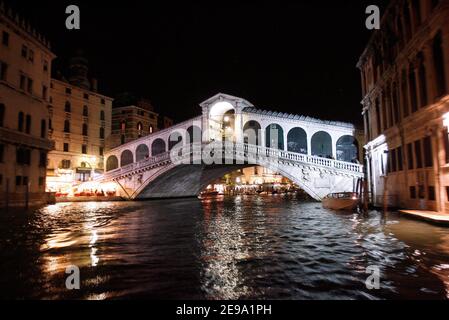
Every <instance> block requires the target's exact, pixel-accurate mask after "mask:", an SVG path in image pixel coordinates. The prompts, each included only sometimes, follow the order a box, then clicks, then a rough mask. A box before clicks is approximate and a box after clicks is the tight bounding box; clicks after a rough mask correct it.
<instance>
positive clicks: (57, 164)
mask: <svg viewBox="0 0 449 320" xmlns="http://www.w3.org/2000/svg"><path fill="white" fill-rule="evenodd" d="M80 59H81V58H76V59H75V60H74V61H73V60H72V65H71V69H72V70H71V73H72V74H71V77H70V78H69V81H61V80H56V79H53V80H52V81H51V89H50V96H51V101H50V104H49V105H48V110H49V115H50V138H51V139H52V140H54V141H55V150H54V151H52V152H50V154H49V159H48V168H47V189H48V191H52V192H56V193H58V194H66V193H70V190H72V189H73V187H75V186H76V185H78V184H80V183H82V182H86V181H90V180H92V179H93V178H94V177H95V176H96V175H100V174H102V173H103V170H104V168H103V163H104V161H103V154H104V152H105V150H106V139H107V138H108V137H109V136H110V134H111V110H112V101H113V99H112V98H109V97H107V96H104V95H101V94H99V93H97V92H96V86H95V85H91V84H90V81H89V80H88V79H87V70H85V67H84V65H85V63H81V62H82V59H81V60H80ZM73 63H75V64H76V65H75V66H73ZM73 68H75V70H73ZM85 71H86V72H85Z"/></svg>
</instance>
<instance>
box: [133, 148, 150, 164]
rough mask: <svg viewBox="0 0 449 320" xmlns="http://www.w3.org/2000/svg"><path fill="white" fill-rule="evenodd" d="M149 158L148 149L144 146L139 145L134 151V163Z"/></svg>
mask: <svg viewBox="0 0 449 320" xmlns="http://www.w3.org/2000/svg"><path fill="white" fill-rule="evenodd" d="M149 157H150V149H149V148H148V146H147V145H146V144H141V145H139V146H138V147H137V149H136V162H139V161H142V160H145V159H147V158H149Z"/></svg>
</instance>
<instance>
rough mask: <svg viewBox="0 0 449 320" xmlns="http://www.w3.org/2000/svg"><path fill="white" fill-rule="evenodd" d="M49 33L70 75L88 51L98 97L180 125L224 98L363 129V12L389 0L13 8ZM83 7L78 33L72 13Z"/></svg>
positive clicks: (43, 1) (26, 0) (27, 4)
mask: <svg viewBox="0 0 449 320" xmlns="http://www.w3.org/2000/svg"><path fill="white" fill-rule="evenodd" d="M6 3H7V4H8V6H12V7H13V8H15V9H17V10H18V11H19V12H20V13H21V15H22V16H24V17H26V19H27V20H29V21H30V22H31V23H32V24H33V26H35V28H36V29H38V30H39V31H40V32H41V33H43V34H45V35H47V37H48V38H49V39H50V41H51V42H52V48H53V51H54V52H55V53H56V54H57V55H58V59H57V60H56V63H55V64H54V66H55V67H56V69H61V70H64V67H65V66H66V64H67V58H68V57H70V56H71V55H73V53H74V52H75V51H76V50H77V49H83V50H84V51H85V53H86V54H85V55H86V56H87V58H88V59H89V61H90V70H91V75H92V76H94V77H96V78H97V79H98V80H99V90H100V92H101V93H104V94H106V95H109V96H112V97H114V96H115V95H116V94H118V93H120V92H123V91H131V92H134V93H136V94H138V95H141V96H144V97H147V98H149V99H150V100H151V101H152V102H153V104H154V105H155V107H156V108H157V109H158V110H161V111H163V112H164V113H165V114H167V115H169V116H171V117H173V118H174V119H175V120H176V121H181V120H184V119H187V118H189V117H192V116H195V115H198V114H200V112H201V110H200V108H199V107H198V104H199V103H200V102H202V101H203V100H205V99H207V98H209V97H211V96H212V95H214V94H216V93H218V92H223V93H228V94H231V95H236V96H240V97H242V98H245V99H247V100H249V101H250V102H252V103H253V104H254V105H255V106H256V107H258V108H261V109H269V110H276V111H282V112H289V113H296V114H303V115H307V116H313V117H318V118H321V119H329V120H341V121H349V122H355V123H357V124H360V123H361V115H360V114H361V105H360V101H361V98H362V97H361V89H360V74H359V71H358V70H357V68H356V63H357V61H358V58H359V56H360V54H361V53H362V51H363V49H364V47H365V46H366V44H367V42H368V40H369V37H370V34H371V32H372V31H368V30H367V29H366V28H365V19H366V14H365V8H366V7H367V6H368V5H370V4H377V5H379V6H380V7H381V8H384V7H385V4H386V3H388V1H386V0H372V1H364V0H350V1H349V0H340V1H338V0H334V1H317V0H315V1H312V0H308V1H290V2H281V1H246V2H245V1H184V2H178V1H177V2H171V1H167V0H165V1H160V2H158V1H153V0H151V1H132V0H128V1H123V2H118V1H98V0H95V1H94V0H90V1H79V0H71V1H65V0H53V1H50V0H39V1H30V0H12V1H6ZM69 4H76V5H79V7H80V9H81V30H71V31H69V30H67V29H66V28H65V19H66V17H67V15H66V14H65V8H66V6H67V5H69Z"/></svg>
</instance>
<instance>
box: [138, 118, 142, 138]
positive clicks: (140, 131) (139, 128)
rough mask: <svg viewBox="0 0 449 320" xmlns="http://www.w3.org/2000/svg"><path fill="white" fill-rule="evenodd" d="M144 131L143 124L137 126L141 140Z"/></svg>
mask: <svg viewBox="0 0 449 320" xmlns="http://www.w3.org/2000/svg"><path fill="white" fill-rule="evenodd" d="M142 131H143V124H142V122H139V123H138V124H137V134H138V135H139V138H140V137H142Z"/></svg>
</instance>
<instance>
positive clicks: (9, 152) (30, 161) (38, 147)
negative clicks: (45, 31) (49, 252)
mask: <svg viewBox="0 0 449 320" xmlns="http://www.w3.org/2000/svg"><path fill="white" fill-rule="evenodd" d="M54 58H55V55H54V54H53V53H52V52H51V50H50V44H49V42H48V41H47V40H46V39H45V38H44V37H43V36H42V35H40V34H38V33H37V32H36V31H35V30H34V29H33V28H32V27H31V26H30V25H28V24H27V23H25V22H24V20H22V19H21V18H20V17H18V16H17V15H13V13H12V12H11V10H6V9H5V8H4V7H3V5H2V6H1V7H0V206H1V207H3V206H24V205H30V206H33V205H40V204H44V203H46V202H47V201H48V200H49V199H48V194H46V193H45V178H46V165H47V154H48V152H49V151H50V150H52V148H53V143H52V142H51V141H50V140H49V137H48V123H49V115H48V110H47V105H48V100H49V91H50V90H49V88H50V79H51V63H52V60H53V59H54Z"/></svg>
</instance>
